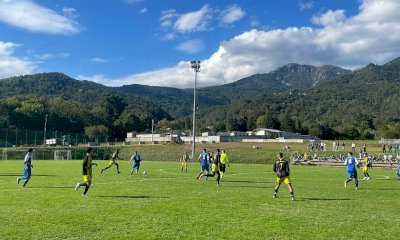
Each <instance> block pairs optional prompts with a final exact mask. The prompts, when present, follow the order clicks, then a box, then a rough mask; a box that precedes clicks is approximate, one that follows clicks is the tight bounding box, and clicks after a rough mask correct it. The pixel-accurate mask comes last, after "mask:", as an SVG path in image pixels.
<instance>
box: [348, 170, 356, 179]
mask: <svg viewBox="0 0 400 240" xmlns="http://www.w3.org/2000/svg"><path fill="white" fill-rule="evenodd" d="M347 176H349V178H357V171H353V172H347Z"/></svg>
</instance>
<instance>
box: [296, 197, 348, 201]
mask: <svg viewBox="0 0 400 240" xmlns="http://www.w3.org/2000/svg"><path fill="white" fill-rule="evenodd" d="M350 200H353V199H350V198H296V201H350Z"/></svg>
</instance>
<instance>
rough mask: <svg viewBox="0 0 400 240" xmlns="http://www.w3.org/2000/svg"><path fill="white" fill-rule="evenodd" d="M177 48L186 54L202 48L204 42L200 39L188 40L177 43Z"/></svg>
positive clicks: (197, 51) (196, 51)
mask: <svg viewBox="0 0 400 240" xmlns="http://www.w3.org/2000/svg"><path fill="white" fill-rule="evenodd" d="M177 49H178V50H180V51H182V52H185V53H188V54H195V53H199V52H201V51H202V50H203V49H204V43H203V41H201V40H200V39H193V40H188V41H186V42H183V43H181V44H179V45H178V46H177Z"/></svg>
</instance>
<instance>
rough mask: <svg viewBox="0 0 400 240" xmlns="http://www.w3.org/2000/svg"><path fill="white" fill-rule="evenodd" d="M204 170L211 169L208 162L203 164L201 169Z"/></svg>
mask: <svg viewBox="0 0 400 240" xmlns="http://www.w3.org/2000/svg"><path fill="white" fill-rule="evenodd" d="M204 170H206V171H207V172H209V171H210V166H209V165H208V164H207V165H201V171H204Z"/></svg>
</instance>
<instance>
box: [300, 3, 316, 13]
mask: <svg viewBox="0 0 400 240" xmlns="http://www.w3.org/2000/svg"><path fill="white" fill-rule="evenodd" d="M312 8H314V2H302V1H300V2H299V9H300V11H304V10H307V9H312Z"/></svg>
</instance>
